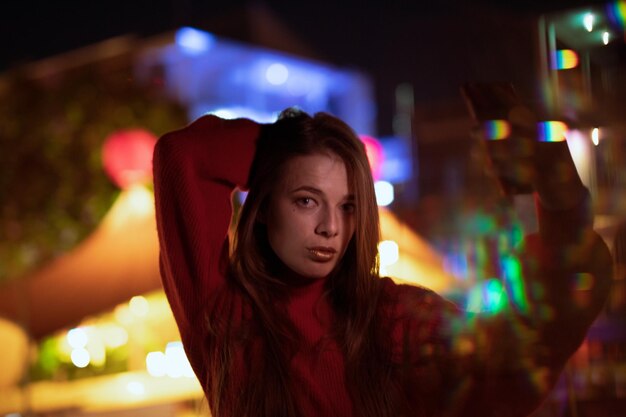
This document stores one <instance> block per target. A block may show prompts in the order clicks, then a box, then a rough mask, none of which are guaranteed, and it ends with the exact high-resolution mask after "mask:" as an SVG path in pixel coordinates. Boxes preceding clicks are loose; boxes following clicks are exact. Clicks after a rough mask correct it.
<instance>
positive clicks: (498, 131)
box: [483, 120, 511, 140]
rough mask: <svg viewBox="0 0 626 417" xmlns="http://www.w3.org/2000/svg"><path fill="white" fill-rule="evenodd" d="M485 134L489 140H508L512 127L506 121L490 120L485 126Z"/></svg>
mask: <svg viewBox="0 0 626 417" xmlns="http://www.w3.org/2000/svg"><path fill="white" fill-rule="evenodd" d="M483 134H484V135H485V138H487V139H488V140H501V139H506V138H507V137H509V135H510V134H511V125H510V124H509V122H507V121H506V120H488V121H486V122H485V123H484V124H483Z"/></svg>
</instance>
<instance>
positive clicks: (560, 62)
mask: <svg viewBox="0 0 626 417" xmlns="http://www.w3.org/2000/svg"><path fill="white" fill-rule="evenodd" d="M577 66H578V54H577V53H576V51H572V50H571V49H561V50H559V51H555V52H554V53H553V55H552V69H555V70H566V69H571V68H576V67H577Z"/></svg>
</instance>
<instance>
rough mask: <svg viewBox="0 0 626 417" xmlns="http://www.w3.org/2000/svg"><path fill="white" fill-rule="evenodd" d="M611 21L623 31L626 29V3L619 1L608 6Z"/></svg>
mask: <svg viewBox="0 0 626 417" xmlns="http://www.w3.org/2000/svg"><path fill="white" fill-rule="evenodd" d="M606 14H607V15H608V17H609V21H610V22H611V23H612V24H614V25H616V26H617V27H619V28H621V29H625V28H626V1H624V0H619V1H616V2H611V3H608V4H607V5H606Z"/></svg>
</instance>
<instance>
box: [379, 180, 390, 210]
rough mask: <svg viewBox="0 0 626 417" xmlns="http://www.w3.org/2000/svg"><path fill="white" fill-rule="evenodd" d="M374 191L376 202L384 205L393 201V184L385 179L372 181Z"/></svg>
mask: <svg viewBox="0 0 626 417" xmlns="http://www.w3.org/2000/svg"><path fill="white" fill-rule="evenodd" d="M374 192H375V193H376V204H378V205H379V206H381V207H386V206H388V205H389V204H391V203H393V200H394V191H393V185H392V184H391V183H390V182H387V181H376V183H374Z"/></svg>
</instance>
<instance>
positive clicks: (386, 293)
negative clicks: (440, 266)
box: [381, 277, 462, 326]
mask: <svg viewBox="0 0 626 417" xmlns="http://www.w3.org/2000/svg"><path fill="white" fill-rule="evenodd" d="M381 281H382V284H381V287H382V289H381V292H382V303H381V306H382V308H383V312H384V313H383V314H385V315H386V316H387V317H388V318H390V319H392V320H402V321H406V320H409V321H411V322H414V323H415V324H418V323H420V324H426V323H429V324H431V325H435V326H439V325H441V324H442V323H444V322H446V321H447V320H449V319H451V318H453V317H458V316H459V315H461V313H462V312H461V309H460V308H459V307H458V306H457V305H455V304H454V303H452V302H451V301H449V300H447V299H446V298H444V297H442V296H441V295H439V294H437V293H436V292H434V291H432V290H430V289H428V288H425V287H422V286H418V285H410V284H398V283H396V282H394V281H393V280H392V279H391V278H389V277H385V278H381Z"/></svg>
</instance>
